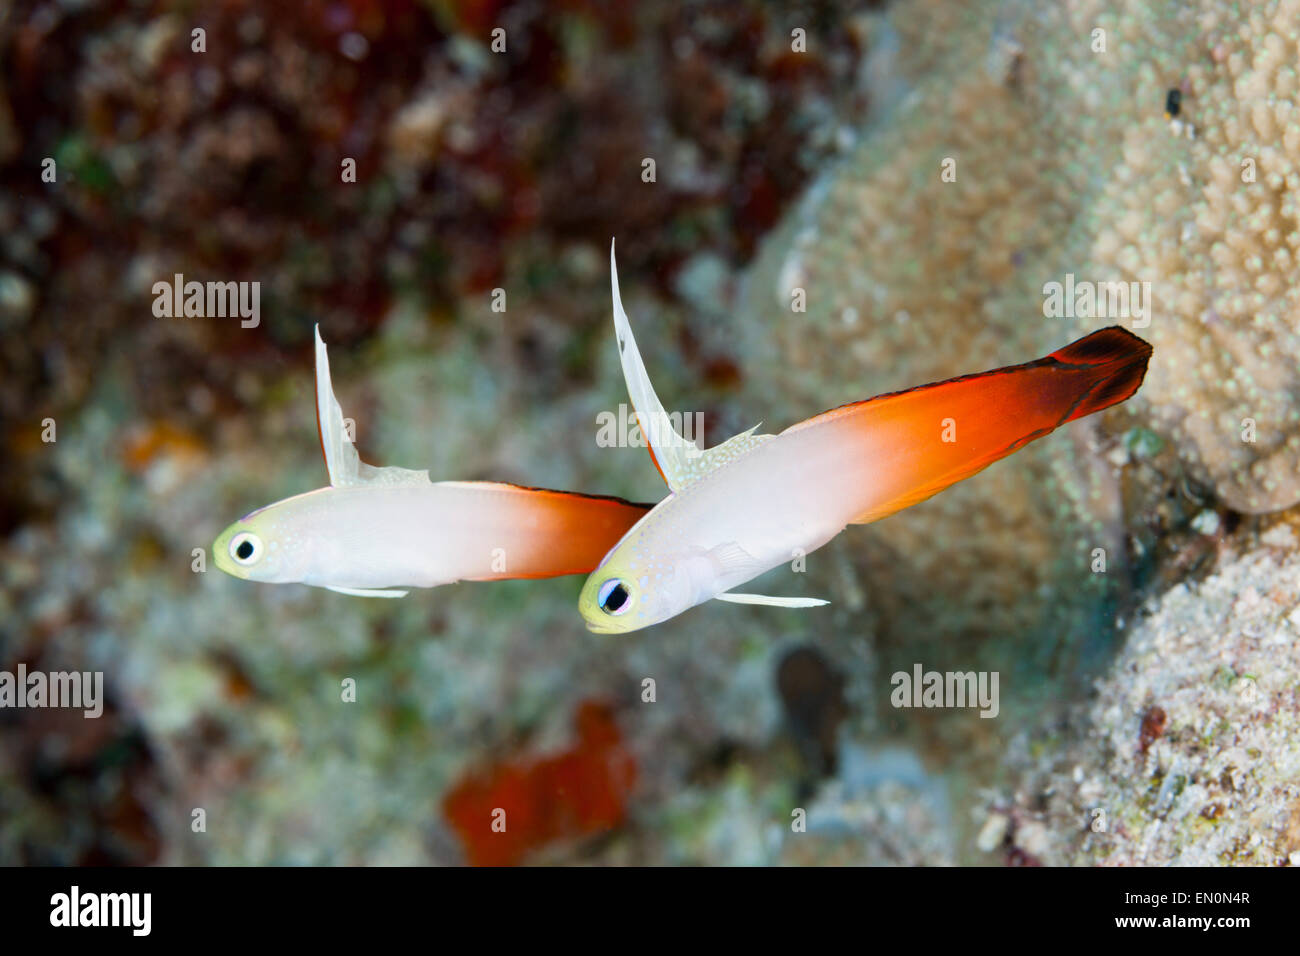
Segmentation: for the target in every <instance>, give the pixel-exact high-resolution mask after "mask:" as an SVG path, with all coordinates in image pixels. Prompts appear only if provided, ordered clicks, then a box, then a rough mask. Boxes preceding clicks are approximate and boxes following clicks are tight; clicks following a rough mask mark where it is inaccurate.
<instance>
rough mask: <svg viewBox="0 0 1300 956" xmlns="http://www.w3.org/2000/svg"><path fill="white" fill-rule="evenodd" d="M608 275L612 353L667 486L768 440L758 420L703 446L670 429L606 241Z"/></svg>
mask: <svg viewBox="0 0 1300 956" xmlns="http://www.w3.org/2000/svg"><path fill="white" fill-rule="evenodd" d="M609 277H610V287H611V289H612V290H613V299H614V334H615V337H616V339H617V341H618V357H619V361H620V362H621V363H622V366H623V378H624V380H625V381H626V383H627V392H628V398H629V399H631V401H632V408H633V410H634V411H635V412H636V416H637V420H638V422H639V423H640V425H641V431H642V433H643V434H644V435H645V437H646V444H647V446H648V447H649V449H650V457H651V459H652V460H653V461H654V463H655V467H656V468H658V469H659V474H660V475H662V476H663V479H664V481H665V482H667V484H668V487H669V489H671V490H672V491H680V490H681V489H682V488H685V487H686V486H687V485H689V484H691V483H692V482H694V481H697V480H698V479H699V478H701V477H702V476H704V475H706V474H708V473H709V472H710V471H712V470H713V469H715V468H718V467H720V466H721V465H725V464H726V463H727V462H729V461H733V460H735V459H736V458H739V457H741V456H742V455H745V454H748V453H749V452H750V451H752V450H753V449H754V448H756V447H758V446H759V445H761V444H763V442H766V441H770V440H771V438H772V436H771V435H755V434H754V431H755V430H756V429H757V428H758V425H755V426H754V427H753V428H751V429H749V430H748V431H745V432H741V433H740V434H739V435H735V436H733V437H732V438H730V439H728V440H727V441H725V442H723V443H722V444H721V445H717V446H715V447H713V448H710V449H709V450H708V451H703V450H702V449H701V448H700V446H699V445H697V444H695V442H693V441H691V440H690V439H688V438H686V437H685V436H683V435H682V434H681V433H680V432H678V431H677V429H675V428H673V425H672V420H671V419H670V418H669V417H668V413H667V412H666V411H665V410H664V406H663V403H662V402H661V401H659V396H658V395H657V394H655V390H654V386H653V385H651V384H650V376H649V375H648V374H647V373H646V370H645V363H644V362H643V361H642V360H641V351H640V349H638V348H637V345H636V338H635V337H634V336H633V335H632V326H631V323H629V322H628V318H627V313H626V312H625V311H623V300H622V297H621V296H620V295H619V291H618V267H617V265H616V264H615V262H614V244H613V243H612V242H611V243H610V245H609Z"/></svg>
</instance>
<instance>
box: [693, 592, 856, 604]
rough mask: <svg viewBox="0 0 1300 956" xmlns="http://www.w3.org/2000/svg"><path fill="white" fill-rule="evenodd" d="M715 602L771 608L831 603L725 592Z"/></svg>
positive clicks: (813, 599)
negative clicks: (760, 605) (763, 605)
mask: <svg viewBox="0 0 1300 956" xmlns="http://www.w3.org/2000/svg"><path fill="white" fill-rule="evenodd" d="M715 600H718V601H730V602H731V603H732V604H766V605H769V606H770V607H821V606H822V605H823V604H830V603H831V602H830V601H823V600H822V599H821V598H797V597H769V596H768V595H766V594H737V593H736V592H735V591H724V592H723V593H721V594H719V595H717V597H716V598H715Z"/></svg>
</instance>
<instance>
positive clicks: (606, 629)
mask: <svg viewBox="0 0 1300 956" xmlns="http://www.w3.org/2000/svg"><path fill="white" fill-rule="evenodd" d="M637 543H638V537H637V536H636V534H635V533H633V534H632V535H630V536H629V538H628V539H625V541H624V543H623V544H620V545H619V546H618V547H616V548H615V549H614V550H613V551H611V552H610V553H609V554H608V555H606V556H605V560H604V561H602V562H601V564H600V566H599V567H598V568H596V570H595V571H593V572H592V573H591V576H590V577H589V578H587V581H586V583H585V584H583V586H582V593H581V594H580V595H579V596H578V613H580V614H581V615H582V619H583V620H584V621H586V622H587V629H588V630H589V631H595V632H596V633H597V634H626V633H628V632H629V631H638V630H640V629H641V628H643V627H649V626H650V625H652V624H658V623H659V622H661V621H666V620H668V619H669V618H671V617H676V616H677V615H678V614H681V613H682V612H683V611H685V610H687V609H688V608H691V607H694V606H695V605H696V604H699V603H700V602H702V601H705V600H708V599H709V598H710V597H712V596H713V593H714V592H713V590H712V574H711V569H710V568H709V565H708V562H707V561H705V560H703V559H702V558H700V557H698V556H697V555H694V554H675V553H666V554H665V553H660V554H656V555H655V556H654V557H653V558H652V559H640V558H639V557H638V555H639V554H641V553H643V552H644V549H642V548H638V547H637ZM651 553H653V552H651Z"/></svg>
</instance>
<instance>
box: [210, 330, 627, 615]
mask: <svg viewBox="0 0 1300 956" xmlns="http://www.w3.org/2000/svg"><path fill="white" fill-rule="evenodd" d="M316 414H317V422H318V425H319V430H320V440H321V450H322V452H323V453H324V455H325V465H326V468H327V469H328V471H329V480H330V484H329V487H327V488H320V489H317V490H316V491H310V492H307V493H306V494H301V495H296V496H295V497H292V498H287V499H285V500H284V501H279V502H276V503H275V504H271V505H267V506H266V507H265V508H260V509H258V510H257V511H254V512H252V513H251V514H248V515H245V516H244V517H243V518H240V519H239V520H238V521H236V522H235V523H234V524H232V525H231V526H230V527H228V528H227V529H226V530H225V531H223V532H221V534H220V535H219V536H218V537H217V540H216V542H215V543H214V544H213V554H214V556H215V557H214V560H215V562H216V565H217V567H219V568H220V569H221V570H223V571H225V572H226V573H227V574H231V575H234V576H235V577H237V578H244V579H246V580H249V581H263V582H273V583H293V582H297V583H302V584H310V585H314V586H316V587H323V588H329V589H330V590H331V591H339V592H342V593H344V594H353V595H358V596H362V597H381V598H396V597H402V596H404V595H405V594H406V593H407V592H406V591H405V590H400V589H402V588H413V587H414V588H431V587H437V586H438V585H440V584H450V583H452V582H454V581H462V580H465V581H499V580H505V579H508V578H549V577H556V576H559V575H564V574H586V573H588V572H590V571H591V570H592V568H594V567H595V566H596V564H597V563H598V562H599V561H600V558H601V556H602V555H604V554H605V553H606V552H607V551H608V550H609V549H610V548H611V547H612V546H613V545H614V544H615V543H617V541H618V540H619V538H620V537H622V535H623V533H624V532H626V531H627V530H628V528H630V527H631V526H632V525H633V524H634V523H635V522H636V521H637V519H639V518H640V517H641V516H642V515H643V514H645V513H646V511H647V510H649V507H650V506H649V505H641V504H633V503H632V502H629V501H624V500H622V499H621V498H609V497H602V496H598V495H583V494H575V493H572V492H567V491H550V490H547V489H544V488H525V487H521V486H519V485H511V484H501V483H497V482H488V481H439V482H434V481H431V480H430V479H429V473H428V472H427V471H414V470H411V469H408V468H391V467H390V468H376V467H372V466H371V465H367V464H366V463H365V462H363V461H361V459H360V457H359V456H358V455H357V451H356V448H355V447H354V446H353V444H352V443H351V442H350V441H349V440H348V438H347V434H346V432H345V430H344V426H343V411H342V409H341V408H340V407H339V403H338V400H337V399H336V398H335V397H334V389H333V387H332V386H331V384H330V370H329V359H328V357H327V355H326V351H325V343H324V342H322V341H321V337H320V329H319V327H318V328H317V330H316Z"/></svg>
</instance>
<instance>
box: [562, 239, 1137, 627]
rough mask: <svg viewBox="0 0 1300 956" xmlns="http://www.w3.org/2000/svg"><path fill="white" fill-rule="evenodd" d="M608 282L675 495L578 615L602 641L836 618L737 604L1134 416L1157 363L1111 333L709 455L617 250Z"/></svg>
mask: <svg viewBox="0 0 1300 956" xmlns="http://www.w3.org/2000/svg"><path fill="white" fill-rule="evenodd" d="M610 272H611V281H612V286H613V301H614V328H615V331H616V334H617V337H618V348H619V355H620V359H621V361H622V364H623V374H624V378H625V379H626V381H627V386H628V392H629V395H630V397H631V400H632V405H633V407H634V408H635V409H636V411H637V415H638V418H639V420H640V423H641V428H642V430H643V432H644V433H645V435H646V436H647V439H648V444H649V446H650V449H651V454H652V455H653V457H654V461H655V464H656V466H657V467H658V468H659V471H660V473H661V474H662V475H663V477H664V480H665V481H667V483H668V486H669V488H670V489H671V492H672V493H671V494H670V495H669V496H668V497H667V498H665V499H664V500H663V501H661V502H660V503H659V504H658V505H656V506H655V507H654V508H653V509H652V510H651V511H650V512H649V513H648V514H646V515H645V516H644V517H642V518H641V519H640V520H639V521H638V522H637V523H636V525H635V526H633V528H632V529H631V530H630V531H628V533H627V534H626V535H625V536H624V537H623V539H622V540H621V541H620V542H619V543H618V544H617V546H616V547H614V548H613V549H612V550H611V551H610V553H609V554H608V555H606V556H605V559H604V560H603V561H601V563H600V566H599V567H598V568H596V570H595V572H594V573H593V574H592V575H591V576H590V577H589V578H588V579H587V581H586V583H585V584H584V585H583V588H582V593H581V595H580V597H579V602H578V609H579V611H580V613H581V614H582V616H583V618H584V620H585V621H586V622H587V627H588V628H589V629H591V630H593V631H597V632H600V633H623V632H627V631H635V630H637V629H639V628H643V627H649V626H650V625H652V624H657V623H659V622H661V621H666V620H668V619H669V618H671V617H675V616H676V615H678V614H681V613H682V612H683V611H685V610H687V609H688V608H691V607H694V606H695V605H697V604H701V603H703V602H705V601H709V600H712V599H714V598H717V599H719V600H724V601H735V602H739V603H750V604H772V605H777V606H782V607H810V606H814V605H818V604H825V603H826V602H825V601H819V600H815V599H808V598H773V597H766V596H763V595H753V594H737V593H735V592H734V591H733V590H732V589H733V588H736V587H738V586H740V585H742V584H744V583H745V582H746V581H749V580H751V579H752V578H755V577H757V576H758V575H760V574H762V573H763V572H764V571H767V570H770V569H772V568H775V567H777V566H778V565H781V564H784V563H786V562H789V561H791V560H793V558H794V557H795V556H797V555H800V554H809V553H811V552H812V551H814V550H816V549H817V548H820V547H821V546H822V545H824V544H826V543H827V542H828V541H830V540H831V539H832V538H834V537H835V536H836V535H837V534H839V533H840V532H841V531H843V530H844V529H845V527H846V526H848V525H850V524H867V523H869V522H872V521H877V520H879V519H881V518H884V517H886V516H887V515H891V514H893V513H894V512H896V511H899V510H901V509H903V508H906V507H908V506H909V505H914V504H916V503H917V502H918V501H924V500H925V499H926V498H929V497H930V496H932V495H935V494H938V493H939V492H940V491H942V490H943V489H945V488H947V487H948V486H949V485H952V484H955V483H956V482H958V481H961V480H962V479H964V478H969V477H970V476H971V475H973V474H975V473H976V472H978V471H980V470H981V469H983V468H986V467H988V466H989V465H991V464H992V463H993V462H995V461H997V460H998V459H1000V458H1004V457H1006V456H1007V455H1010V454H1011V453H1012V452H1014V451H1016V450H1018V449H1020V448H1023V447H1024V446H1025V445H1027V444H1028V443H1029V442H1031V441H1034V440H1035V439H1037V438H1042V437H1043V436H1044V435H1047V434H1048V433H1049V432H1051V431H1052V430H1053V429H1055V428H1058V427H1059V426H1061V425H1064V424H1065V423H1066V422H1069V421H1073V420H1074V419H1076V418H1082V417H1083V416H1085V415H1091V414H1092V413H1093V412H1099V411H1101V410H1102V409H1104V408H1109V407H1110V406H1111V405H1114V404H1116V403H1118V402H1122V401H1124V400H1125V399H1127V398H1129V397H1130V396H1131V395H1133V393H1134V392H1136V391H1137V389H1138V386H1140V385H1141V384H1142V379H1143V376H1144V375H1145V374H1146V368H1147V361H1148V359H1149V358H1150V357H1151V346H1150V345H1148V344H1147V343H1146V342H1144V341H1143V340H1142V339H1140V338H1138V337H1137V336H1136V335H1133V334H1132V333H1130V332H1127V331H1125V330H1124V329H1121V328H1119V327H1111V328H1106V329H1102V330H1100V331H1098V332H1094V333H1092V334H1091V335H1088V336H1085V337H1084V338H1082V339H1079V340H1078V341H1077V342H1074V343H1072V344H1070V345H1067V346H1065V347H1064V348H1062V349H1059V350H1057V351H1055V352H1053V353H1052V354H1051V355H1049V356H1047V357H1046V358H1042V359H1039V360H1038V361H1036V362H1029V363H1026V364H1024V365H1012V366H1008V367H1007V368H1000V369H995V370H993V371H991V372H982V373H979V374H975V375H965V376H962V377H961V378H954V379H950V380H949V381H946V382H940V383H938V384H934V385H923V386H920V387H918V388H912V389H908V390H906V391H902V392H893V393H891V394H887V395H881V396H878V397H876V398H872V399H868V400H867V401H862V402H856V403H854V404H850V405H844V406H841V407H839V408H836V409H832V410H831V411H828V412H824V413H823V414H821V415H818V416H816V417H815V418H810V419H808V420H807V421H804V422H800V423H799V424H797V425H793V426H791V427H790V428H787V429H786V430H785V431H783V432H781V433H780V434H779V435H757V434H754V431H755V429H750V430H749V431H747V432H744V433H743V434H740V435H737V436H736V437H734V438H732V439H731V440H729V441H727V442H724V443H723V444H721V445H719V446H717V447H716V448H711V449H709V450H707V451H701V450H700V449H699V448H698V447H696V446H695V444H694V443H693V442H690V441H688V440H687V439H685V438H683V437H682V436H680V435H679V434H677V433H676V432H675V431H674V430H673V428H672V426H671V424H670V423H669V419H668V416H667V414H666V413H665V412H664V408H663V405H662V404H661V403H660V401H659V398H658V396H657V395H656V394H655V391H654V388H653V387H652V386H651V384H650V380H649V378H648V376H647V375H646V371H645V367H644V365H643V364H642V361H641V356H640V353H639V351H638V350H637V346H636V340H635V338H633V336H632V330H631V327H630V325H629V323H628V318H627V314H626V313H625V312H624V311H623V304H622V301H621V300H620V297H619V291H618V274H617V271H616V269H615V264H614V253H613V249H612V248H611V249H610ZM756 427H757V426H756ZM945 438H948V439H951V440H945Z"/></svg>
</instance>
